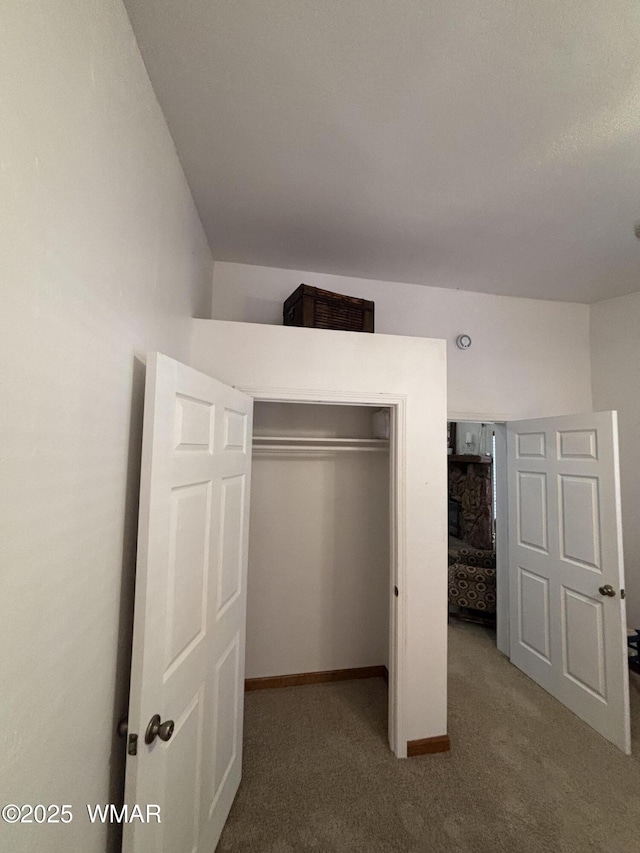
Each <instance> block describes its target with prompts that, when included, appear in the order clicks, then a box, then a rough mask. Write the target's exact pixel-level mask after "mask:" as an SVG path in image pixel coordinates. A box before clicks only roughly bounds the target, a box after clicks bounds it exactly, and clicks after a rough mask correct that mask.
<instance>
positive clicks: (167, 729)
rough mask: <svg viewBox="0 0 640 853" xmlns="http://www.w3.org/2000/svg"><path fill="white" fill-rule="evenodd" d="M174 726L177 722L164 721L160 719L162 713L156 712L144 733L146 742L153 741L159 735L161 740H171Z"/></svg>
mask: <svg viewBox="0 0 640 853" xmlns="http://www.w3.org/2000/svg"><path fill="white" fill-rule="evenodd" d="M174 728H175V723H174V722H173V720H165V721H164V723H163V722H161V721H160V714H154V715H153V717H151V719H150V720H149V725H148V726H147V731H146V732H145V735H144V742H145V743H153V742H154V740H155V739H156V736H157V737H159V738H160V740H164V741H168V740H171V735H172V734H173V730H174Z"/></svg>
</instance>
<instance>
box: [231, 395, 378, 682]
mask: <svg viewBox="0 0 640 853" xmlns="http://www.w3.org/2000/svg"><path fill="white" fill-rule="evenodd" d="M269 410H271V411H269ZM273 410H276V411H275V412H274V411H273ZM371 414H372V409H371V408H369V407H360V408H359V409H356V410H355V411H354V409H352V407H350V406H317V405H300V404H292V405H288V404H279V403H256V404H255V411H254V434H259V435H281V436H282V435H314V436H321V435H324V436H326V435H329V434H334V435H335V436H336V437H365V438H370V437H371ZM351 415H354V416H355V417H353V416H352V417H350V416H351ZM274 427H275V429H274ZM389 556H390V554H389V453H388V452H374V453H372V452H362V451H361V452H357V451H356V452H349V451H344V450H340V451H334V452H331V451H325V452H322V453H314V452H311V453H309V452H308V451H307V452H305V453H304V454H300V453H299V452H298V453H295V454H287V453H286V452H283V453H278V454H275V455H272V454H271V453H269V454H268V455H262V454H260V453H259V452H256V453H254V456H253V467H252V474H251V525H250V536H249V569H248V581H247V599H248V601H247V643H246V677H247V678H260V677H264V676H268V675H284V674H289V673H299V672H320V671H324V670H333V669H347V668H351V667H363V666H379V665H381V664H384V665H385V666H386V665H387V664H388V647H389V627H388V614H389V583H390V581H389V574H390V569H389Z"/></svg>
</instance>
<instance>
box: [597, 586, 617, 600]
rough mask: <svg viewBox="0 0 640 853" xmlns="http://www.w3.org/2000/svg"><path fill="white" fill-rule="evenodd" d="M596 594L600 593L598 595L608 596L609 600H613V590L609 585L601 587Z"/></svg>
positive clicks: (614, 592)
mask: <svg viewBox="0 0 640 853" xmlns="http://www.w3.org/2000/svg"><path fill="white" fill-rule="evenodd" d="M598 592H599V593H600V595H608V596H609V597H610V598H613V596H614V595H615V594H616V591H615V589H614V588H613V587H612V586H611V584H610V583H606V584H605V585H604V586H601V587H600V588H599V589H598Z"/></svg>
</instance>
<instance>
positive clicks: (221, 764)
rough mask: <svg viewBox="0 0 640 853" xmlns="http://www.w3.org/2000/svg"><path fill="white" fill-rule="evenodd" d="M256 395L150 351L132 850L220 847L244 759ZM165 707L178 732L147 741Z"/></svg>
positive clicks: (133, 707) (127, 843) (129, 794)
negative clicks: (141, 807) (150, 811)
mask: <svg viewBox="0 0 640 853" xmlns="http://www.w3.org/2000/svg"><path fill="white" fill-rule="evenodd" d="M252 406H253V403H252V400H251V399H250V398H249V397H247V396H245V395H244V394H241V393H239V392H238V391H236V390H235V389H233V388H229V387H228V386H226V385H222V384H221V383H220V382H217V381H216V380H215V379H212V378H211V377H208V376H204V375H203V374H200V373H197V372H196V371H194V370H192V369H191V368H188V367H186V366H185V365H182V364H179V363H178V362H176V361H173V360H172V359H169V358H167V357H166V356H162V355H157V354H156V355H152V356H150V357H149V360H148V364H147V384H146V392H145V421H144V435H143V449H142V474H141V486H140V523H139V550H138V569H137V576H136V602H135V617H134V641H133V661H132V674H131V698H130V709H129V731H130V732H135V733H137V734H138V749H137V755H130V756H129V757H128V759H127V780H126V801H127V803H128V804H133V803H139V804H148V803H152V804H158V805H159V806H160V808H161V818H162V822H161V824H159V825H154V824H150V825H140V824H138V825H136V824H128V825H126V826H125V835H124V848H123V849H124V851H125V853H147V851H149V853H151V851H154V853H184V851H189V853H197V851H205V850H206V851H212V850H214V849H215V846H216V844H217V841H218V838H219V836H220V833H221V831H222V828H223V826H224V821H225V820H226V817H227V814H228V811H229V808H230V807H231V803H232V801H233V797H234V796H235V792H236V790H237V787H238V784H239V781H240V773H241V757H242V711H243V683H244V637H245V620H246V568H247V545H248V500H249V479H250V453H248V452H247V451H248V448H249V436H250V435H251V429H252ZM154 714H159V715H160V717H161V719H162V720H163V721H166V720H173V721H174V724H175V727H174V731H173V734H172V735H171V737H170V738H169V739H168V740H166V741H163V740H161V739H159V738H156V739H155V740H154V741H153V742H152V743H151V744H146V743H145V737H144V735H145V730H146V728H147V724H148V723H149V720H150V719H151V718H152V716H153V715H154Z"/></svg>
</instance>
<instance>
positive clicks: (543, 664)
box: [507, 412, 630, 753]
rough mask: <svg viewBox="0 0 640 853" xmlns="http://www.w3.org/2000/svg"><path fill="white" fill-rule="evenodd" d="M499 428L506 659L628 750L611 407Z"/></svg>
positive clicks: (615, 441) (617, 484) (619, 532)
mask: <svg viewBox="0 0 640 853" xmlns="http://www.w3.org/2000/svg"><path fill="white" fill-rule="evenodd" d="M507 433H508V438H507V442H508V479H509V484H508V494H509V567H510V582H509V595H510V625H511V643H510V646H511V661H512V663H514V664H515V665H516V666H517V667H519V668H520V669H521V670H522V671H523V672H525V673H526V674H527V675H528V676H530V678H532V679H533V680H534V681H537V683H538V684H540V685H541V686H542V687H544V689H545V690H548V691H549V693H551V694H552V695H553V696H555V697H556V699H558V700H559V701H560V702H562V703H563V704H564V705H566V706H567V708H570V709H571V710H572V711H573V712H574V713H575V714H577V715H578V716H579V717H581V718H582V719H583V720H585V721H586V722H587V723H589V725H591V726H593V728H594V729H596V730H597V731H598V732H600V734H602V735H604V737H606V738H608V739H609V740H611V741H613V743H615V744H616V745H617V746H619V747H620V749H622V750H623V751H624V752H626V753H629V752H630V729H629V682H628V671H627V651H626V619H625V603H624V569H623V561H622V527H621V517H620V482H619V472H618V468H619V466H618V429H617V414H616V412H599V413H597V414H589V415H570V416H567V417H558V418H545V419H542V420H530V421H518V422H514V423H510V424H508V429H507Z"/></svg>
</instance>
